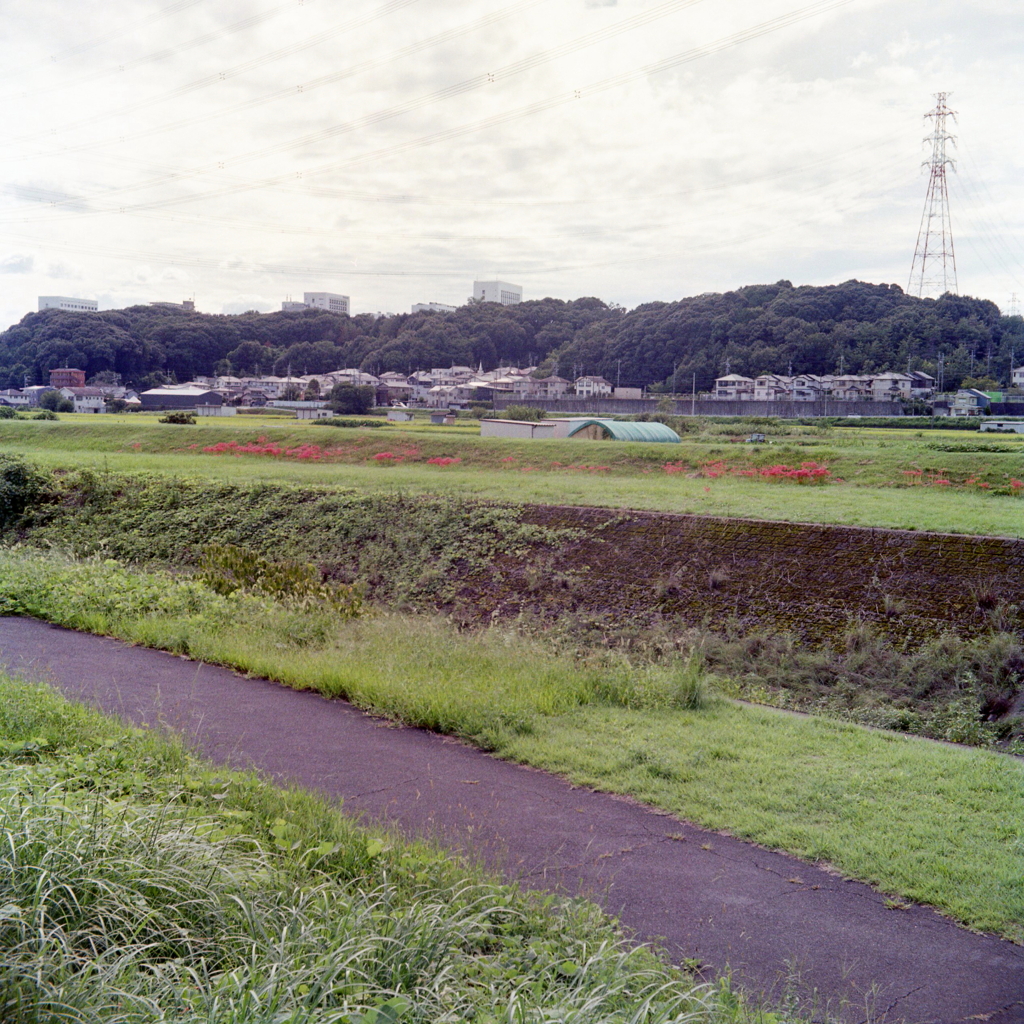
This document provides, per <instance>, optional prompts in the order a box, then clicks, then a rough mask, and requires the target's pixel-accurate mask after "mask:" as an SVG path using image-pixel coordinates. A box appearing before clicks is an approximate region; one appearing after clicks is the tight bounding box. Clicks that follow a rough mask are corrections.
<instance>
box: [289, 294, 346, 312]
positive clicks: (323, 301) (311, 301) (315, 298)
mask: <svg viewBox="0 0 1024 1024" xmlns="http://www.w3.org/2000/svg"><path fill="white" fill-rule="evenodd" d="M349 307H350V302H349V297H348V296H347V295H339V294H338V293H337V292H303V293H302V301H301V302H292V301H291V300H290V299H286V300H285V301H284V302H282V303H281V310H282V312H285V313H294V312H298V311H300V310H303V309H326V310H327V311H328V312H329V313H348V312H349Z"/></svg>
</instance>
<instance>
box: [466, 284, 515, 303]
mask: <svg viewBox="0 0 1024 1024" xmlns="http://www.w3.org/2000/svg"><path fill="white" fill-rule="evenodd" d="M473 298H474V299H476V301H477V302H499V303H501V305H503V306H518V305H519V303H520V302H522V301H523V287H522V285H518V284H509V283H508V281H474V282H473Z"/></svg>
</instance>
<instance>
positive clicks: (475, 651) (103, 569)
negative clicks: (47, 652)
mask: <svg viewBox="0 0 1024 1024" xmlns="http://www.w3.org/2000/svg"><path fill="white" fill-rule="evenodd" d="M0 595H2V597H3V601H4V607H5V609H6V610H7V611H9V612H10V611H14V612H22V613H29V614H34V615H38V616H40V617H43V618H48V619H50V620H52V621H56V622H59V623H61V624H64V625H68V626H72V627H76V628H84V629H91V630H93V631H96V632H102V633H109V634H112V635H116V636H120V637H122V638H124V639H128V640H131V641H134V642H139V643H144V644H150V645H152V646H157V647H162V648H164V649H167V650H171V651H175V652H180V653H188V654H190V655H192V656H193V657H197V658H202V659H204V660H208V661H212V662H219V663H222V664H227V665H231V666H234V667H237V668H241V669H245V670H247V671H251V672H254V673H258V674H260V675H266V676H269V677H271V678H274V679H278V680H280V681H282V682H285V683H288V684H290V685H293V686H299V687H308V688H311V689H316V690H320V691H321V692H324V693H328V694H331V695H337V696H343V697H347V698H348V699H350V700H353V701H355V702H356V703H357V704H360V705H361V706H364V707H370V708H373V709H375V710H378V711H383V712H385V713H387V714H390V715H392V716H394V717H395V718H399V719H401V720H403V721H406V722H410V723H412V724H416V725H425V726H428V727H431V728H435V729H439V730H442V731H448V732H453V733H456V734H459V735H462V736H465V737H466V738H468V739H471V740H473V741H474V742H477V743H478V744H480V745H482V746H485V747H487V748H489V749H492V750H494V751H496V752H497V753H498V754H499V755H501V756H505V757H510V758H516V759H519V760H522V761H525V762H527V763H531V764H535V765H538V766H542V767H548V768H552V769H554V770H557V771H560V772H563V773H565V774H566V775H568V776H569V777H571V778H574V779H577V780H579V781H581V782H586V783H589V784H595V785H598V786H600V787H601V788H605V789H609V790H614V791H619V792H624V793H631V794H633V795H636V796H638V797H640V798H642V799H645V800H649V801H650V802H651V803H653V804H655V805H656V806H660V807H663V808H665V809H666V810H669V811H671V812H673V813H677V814H680V815H682V816H685V817H687V818H690V819H692V820H695V821H697V822H699V823H702V824H705V825H708V826H711V827H713V828H724V829H727V830H729V831H731V832H734V833H735V834H737V835H740V836H743V837H746V838H750V839H753V840H756V841H758V842H762V843H764V844H766V845H769V846H774V847H778V848H781V849H784V850H789V851H791V852H795V853H799V854H800V855H802V856H805V857H809V858H824V859H827V860H830V861H831V862H832V863H833V864H835V865H836V866H837V867H838V868H839V869H840V870H842V871H844V872H845V873H847V874H849V875H851V876H854V877H859V878H862V879H864V880H867V881H871V882H874V883H876V884H878V885H880V886H881V887H882V888H884V889H886V890H888V891H891V892H894V893H897V894H899V895H901V896H905V897H910V898H913V899H918V900H922V901H926V902H929V903H932V904H934V905H935V906H937V907H939V908H941V909H943V910H944V911H945V912H947V913H949V914H950V915H952V916H953V917H955V918H956V919H957V920H959V921H962V922H963V923H965V924H968V925H971V926H974V927H978V928H985V929H991V930H993V931H996V932H999V933H1000V934H1003V935H1005V936H1008V937H1011V938H1014V939H1016V940H1018V941H1024V833H1022V832H1021V827H1020V823H1021V821H1024V765H1022V764H1021V763H1020V762H1019V761H1017V760H1015V759H1012V758H1008V757H1006V756H1004V755H999V754H995V753H991V752H987V751H978V750H966V749H959V748H953V747H948V746H944V745H935V744H932V743H929V742H927V741H922V740H915V739H910V738H906V737H901V736H896V735H893V734H887V733H881V732H874V731H869V730H865V729H862V728H859V727H856V726H851V725H845V724H842V723H836V722H830V721H826V720H822V719H815V718H804V717H797V716H792V715H787V714H785V713H782V712H776V711H770V710H767V709H751V708H746V707H742V706H738V705H734V704H731V703H728V702H724V701H722V700H721V699H716V698H714V697H709V696H708V694H707V693H706V690H705V682H704V681H702V680H701V679H700V678H699V674H695V666H694V663H693V662H690V663H688V664H678V663H677V664H675V665H672V664H668V665H663V666H659V667H655V668H651V669H648V670H643V671H638V670H637V669H635V668H634V667H633V666H631V665H630V664H629V663H628V662H627V661H625V660H624V659H622V658H621V657H620V656H618V655H615V654H614V653H613V652H610V653H607V654H605V655H603V656H601V657H594V658H592V659H589V660H586V661H583V662H580V661H576V660H574V659H571V658H569V657H567V656H559V657H552V656H551V654H550V652H549V651H548V650H546V649H545V648H543V647H541V646H539V645H530V644H529V643H527V642H525V641H523V639H522V638H521V637H520V636H518V635H515V634H510V633H507V632H504V631H502V630H498V629H494V630H491V631H488V632H486V633H483V634H477V635H462V634H458V633H456V632H454V631H453V630H451V629H450V628H449V627H447V626H445V625H444V624H442V623H439V622H436V621H432V620H427V619H424V618H422V617H420V618H415V619H411V618H408V617H401V616H389V617H385V616H380V617H378V618H372V619H369V620H355V621H353V622H349V623H341V624H339V623H337V622H336V621H333V620H332V619H331V618H330V617H329V616H326V615H318V614H317V613H315V612H313V611H296V610H294V609H288V608H286V607H282V606H280V605H277V604H274V603H273V602H268V601H266V600H265V599H261V598H258V597H256V596H253V595H240V596H232V597H231V598H221V597H219V596H218V595H214V594H212V593H210V592H209V591H206V590H205V588H203V587H202V586H200V585H198V584H197V583H195V582H192V581H184V580H180V579H179V580H172V579H170V578H169V577H166V576H162V575H160V574H154V573H133V572H128V571H126V570H124V569H123V568H121V567H120V566H118V565H116V563H115V564H112V563H97V562H92V563H86V564H83V563H73V562H65V561H62V560H60V559H59V558H56V557H55V556H43V555H41V554H38V553H30V552H5V553H3V554H2V555H0Z"/></svg>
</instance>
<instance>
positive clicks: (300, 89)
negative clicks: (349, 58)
mask: <svg viewBox="0 0 1024 1024" xmlns="http://www.w3.org/2000/svg"><path fill="white" fill-rule="evenodd" d="M548 2H549V0H519V2H518V3H514V4H511V5H509V6H508V7H503V8H502V9H501V10H498V11H492V12H491V13H490V14H486V15H484V16H483V17H481V18H477V19H476V20H474V21H471V22H467V23H465V24H463V25H459V26H457V27H455V28H452V29H448V30H447V31H445V32H439V33H438V34H437V35H434V36H430V37H428V38H426V39H420V40H417V41H416V42H415V43H410V44H409V45H408V46H403V47H401V48H400V49H398V50H392V51H391V52H390V53H387V54H384V55H382V56H380V57H374V58H371V59H369V60H364V61H360V62H358V63H356V64H350V65H349V66H348V67H346V68H342V69H341V70H340V71H333V72H331V73H330V74H329V75H320V76H319V77H318V78H313V79H310V80H309V81H306V82H299V83H296V84H295V85H292V86H289V87H288V88H285V89H276V90H274V91H273V92H269V93H264V94H263V95H261V96H255V97H253V98H252V99H249V100H244V101H242V102H241V103H235V104H233V105H232V106H228V107H220V108H218V109H217V110H212V111H206V112H205V113H201V114H195V115H192V116H190V117H185V118H181V119H179V120H177V121H169V122H166V123H165V124H161V125H155V126H153V127H151V128H144V129H141V130H140V131H136V132H131V133H129V134H125V135H120V134H119V135H118V136H117V137H116V138H109V137H108V138H106V139H98V140H91V141H89V142H83V143H81V144H80V145H77V146H69V147H65V148H63V149H61V150H56V151H53V152H50V153H38V154H30V155H29V154H27V155H26V157H25V158H26V159H30V158H34V157H35V156H51V155H64V154H67V153H85V152H89V151H90V150H94V149H103V148H106V147H108V146H111V145H113V144H115V143H123V142H133V141H136V140H138V139H144V138H150V137H152V136H154V135H162V134H164V133H166V132H170V131H175V130H177V129H179V128H187V127H191V126H192V125H196V124H202V123H204V122H206V121H212V120H216V119H217V118H220V117H227V116H229V115H232V114H237V113H239V112H240V111H243V110H251V109H253V108H254V107H260V106H263V105H264V104H267V103H272V102H274V101H276V100H282V99H294V98H295V97H296V96H306V95H308V94H309V93H311V92H315V91H316V90H317V89H322V88H324V87H325V86H328V85H336V84H337V83H338V82H342V81H344V80H345V79H348V78H353V77H355V76H356V75H360V74H363V73H365V72H367V71H373V70H376V69H378V68H382V67H387V66H388V65H389V64H394V63H397V62H398V61H401V60H407V59H408V58H409V57H412V56H415V55H416V54H417V53H422V52H423V51H424V50H429V49H432V48H434V47H436V46H441V45H443V44H444V43H449V42H452V41H453V40H455V39H459V38H460V37H462V36H465V35H469V34H470V33H472V32H477V31H479V30H480V29H482V28H488V27H490V26H491V25H494V24H496V23H497V22H500V21H503V20H505V19H506V18H509V17H511V16H512V15H514V14H522V13H523V12H524V11H526V10H528V9H529V8H530V7H536V6H538V5H539V4H542V3H548ZM74 128H77V125H72V126H70V127H69V128H68V129H66V130H73V129H74Z"/></svg>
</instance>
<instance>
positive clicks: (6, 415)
mask: <svg viewBox="0 0 1024 1024" xmlns="http://www.w3.org/2000/svg"><path fill="white" fill-rule="evenodd" d="M16 415H17V414H16V413H15V411H14V410H13V409H12V408H11V407H10V406H9V405H0V420H13V419H14V417H15V416H16Z"/></svg>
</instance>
